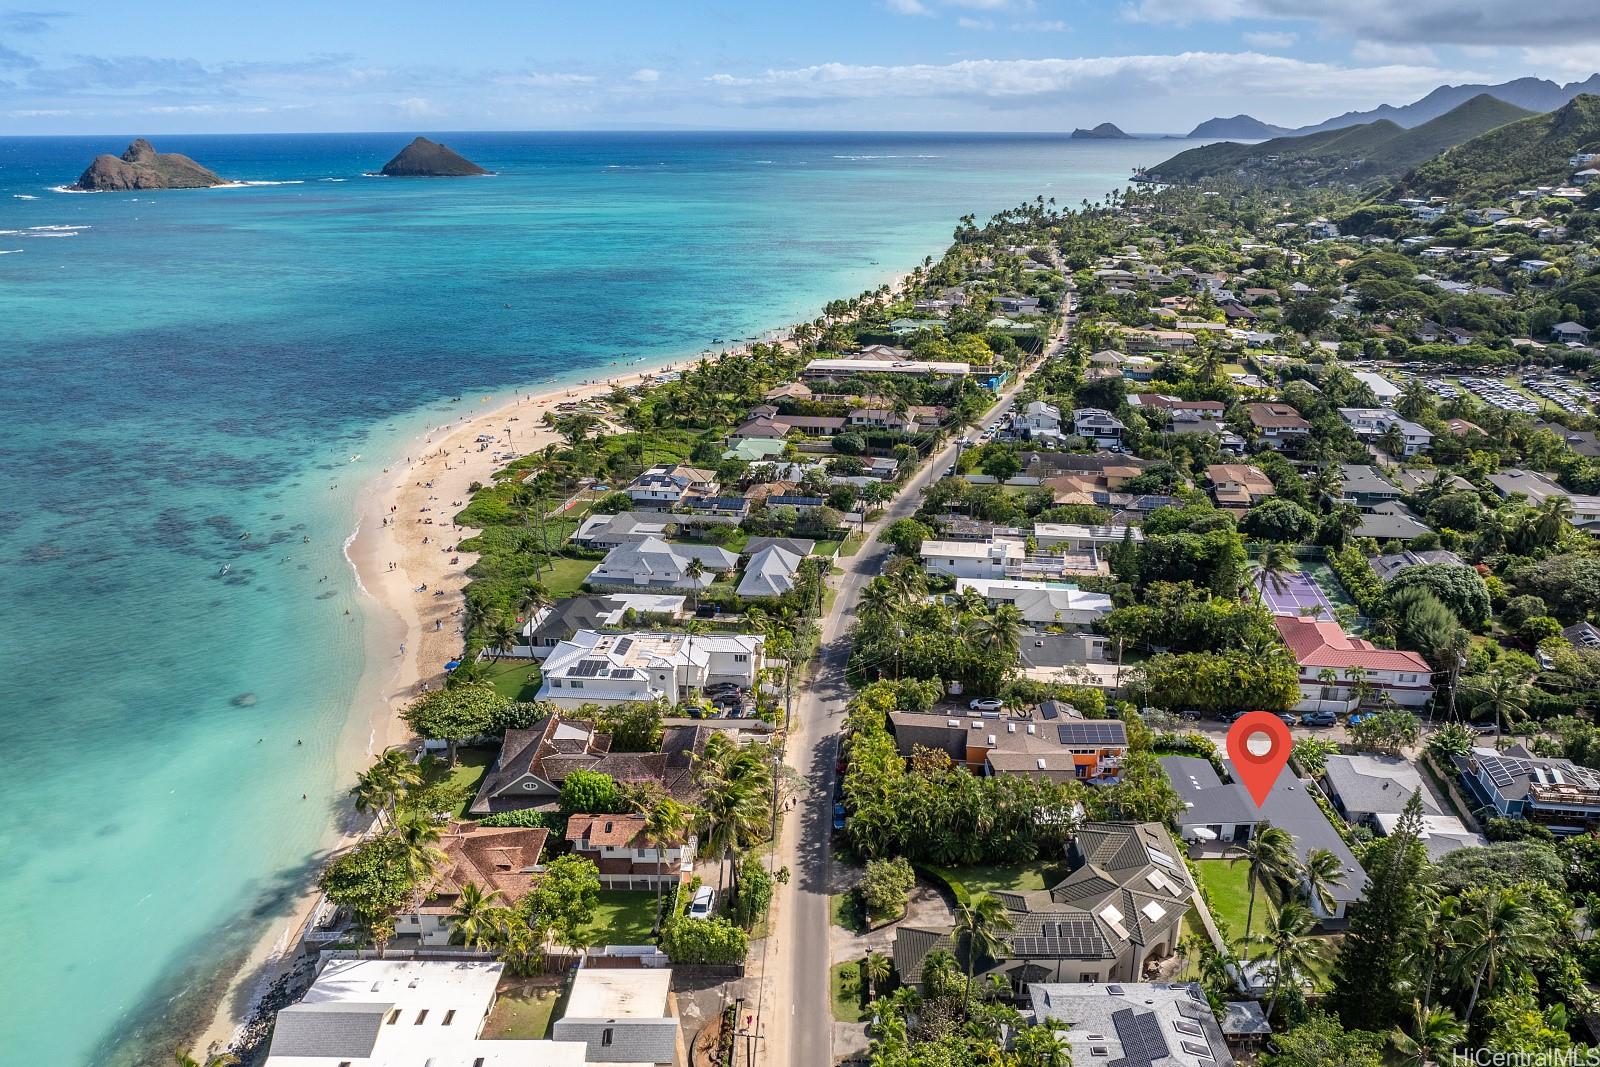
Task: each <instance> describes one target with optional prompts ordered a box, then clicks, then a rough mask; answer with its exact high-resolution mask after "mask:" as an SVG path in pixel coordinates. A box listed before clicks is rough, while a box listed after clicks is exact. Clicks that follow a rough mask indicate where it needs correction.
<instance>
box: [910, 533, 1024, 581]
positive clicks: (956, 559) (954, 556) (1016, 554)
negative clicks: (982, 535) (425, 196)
mask: <svg viewBox="0 0 1600 1067" xmlns="http://www.w3.org/2000/svg"><path fill="white" fill-rule="evenodd" d="M1025 556H1026V552H1025V551H1024V546H1023V544H1022V542H1021V541H1019V540H1013V539H1011V538H993V539H991V540H988V541H924V542H922V569H923V570H925V571H927V572H928V573H929V574H948V575H950V576H951V577H953V578H1004V577H1005V576H1006V569H1007V568H1008V567H1021V566H1022V562H1023V559H1024V557H1025Z"/></svg>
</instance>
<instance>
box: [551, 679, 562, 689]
mask: <svg viewBox="0 0 1600 1067" xmlns="http://www.w3.org/2000/svg"><path fill="white" fill-rule="evenodd" d="M550 688H551V689H560V688H561V679H560V678H552V679H550Z"/></svg>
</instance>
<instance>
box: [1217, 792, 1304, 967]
mask: <svg viewBox="0 0 1600 1067" xmlns="http://www.w3.org/2000/svg"><path fill="white" fill-rule="evenodd" d="M1238 848H1239V855H1237V856H1234V857H1233V858H1232V859H1230V860H1229V861H1228V862H1229V863H1245V864H1248V866H1249V875H1248V877H1247V879H1246V880H1247V881H1248V882H1249V883H1250V904H1249V906H1248V907H1247V908H1246V909H1245V913H1244V940H1245V941H1249V940H1250V924H1251V922H1252V920H1254V918H1255V914H1256V885H1257V884H1258V883H1262V882H1265V883H1267V884H1269V885H1275V886H1282V885H1286V884H1287V883H1288V882H1289V880H1290V879H1291V878H1292V877H1293V876H1294V872H1295V869H1296V868H1297V867H1299V865H1300V861H1299V859H1298V858H1297V857H1296V856H1295V854H1294V838H1293V837H1292V836H1290V834H1289V831H1287V830H1285V829H1283V828H1282V827H1281V826H1273V825H1272V824H1271V823H1269V822H1266V821H1265V820H1263V821H1261V822H1258V823H1256V825H1255V828H1254V832H1253V833H1251V835H1250V839H1249V840H1248V841H1246V842H1245V843H1244V844H1243V845H1240V846H1238Z"/></svg>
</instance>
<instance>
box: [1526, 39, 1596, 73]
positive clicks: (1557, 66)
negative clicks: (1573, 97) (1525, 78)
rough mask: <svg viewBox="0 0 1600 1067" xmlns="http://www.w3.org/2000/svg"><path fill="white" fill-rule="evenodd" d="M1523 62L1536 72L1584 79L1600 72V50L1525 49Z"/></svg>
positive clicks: (1574, 47)
mask: <svg viewBox="0 0 1600 1067" xmlns="http://www.w3.org/2000/svg"><path fill="white" fill-rule="evenodd" d="M1522 61H1523V62H1524V63H1526V64H1527V65H1528V66H1530V67H1533V68H1535V69H1536V70H1541V71H1548V72H1550V73H1553V74H1556V75H1566V76H1569V77H1578V78H1583V77H1587V76H1589V75H1590V74H1593V73H1595V72H1596V71H1600V50H1597V49H1596V48H1594V47H1593V46H1592V45H1567V46H1565V47H1563V46H1561V45H1556V46H1554V47H1549V46H1546V47H1542V48H1524V49H1522Z"/></svg>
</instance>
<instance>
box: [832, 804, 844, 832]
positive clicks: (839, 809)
mask: <svg viewBox="0 0 1600 1067" xmlns="http://www.w3.org/2000/svg"><path fill="white" fill-rule="evenodd" d="M833 828H834V829H835V830H843V829H844V801H842V800H839V801H835V802H834V805H833Z"/></svg>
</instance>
